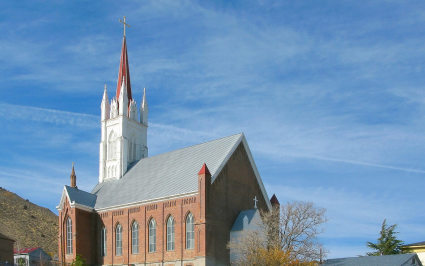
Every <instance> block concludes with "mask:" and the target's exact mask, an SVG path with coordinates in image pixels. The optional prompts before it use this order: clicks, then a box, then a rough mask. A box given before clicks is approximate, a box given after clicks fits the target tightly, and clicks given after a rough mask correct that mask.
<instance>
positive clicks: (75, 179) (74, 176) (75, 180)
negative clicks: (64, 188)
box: [70, 163, 77, 187]
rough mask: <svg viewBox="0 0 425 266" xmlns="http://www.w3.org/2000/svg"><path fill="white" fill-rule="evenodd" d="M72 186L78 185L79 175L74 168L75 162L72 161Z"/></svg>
mask: <svg viewBox="0 0 425 266" xmlns="http://www.w3.org/2000/svg"><path fill="white" fill-rule="evenodd" d="M70 178H71V187H77V176H76V175H75V170H74V163H72V170H71V176H70Z"/></svg>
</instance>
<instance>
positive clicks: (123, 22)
mask: <svg viewBox="0 0 425 266" xmlns="http://www.w3.org/2000/svg"><path fill="white" fill-rule="evenodd" d="M119 21H120V22H121V23H122V24H123V25H124V37H125V26H127V27H129V28H130V25H128V24H127V23H125V16H124V19H123V20H121V19H119Z"/></svg>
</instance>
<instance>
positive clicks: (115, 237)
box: [57, 31, 278, 266]
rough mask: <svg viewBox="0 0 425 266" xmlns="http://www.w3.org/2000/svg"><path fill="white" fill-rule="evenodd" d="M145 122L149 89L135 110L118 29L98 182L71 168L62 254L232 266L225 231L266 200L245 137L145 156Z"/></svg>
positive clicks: (92, 259) (63, 204) (103, 260)
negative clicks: (82, 179)
mask: <svg viewBox="0 0 425 266" xmlns="http://www.w3.org/2000/svg"><path fill="white" fill-rule="evenodd" d="M147 128H148V105H147V99H146V93H145V92H144V94H143V98H142V101H141V105H140V108H139V110H137V105H136V101H135V100H134V99H133V98H132V91H131V83H130V71H129V64H128V56H127V44H126V37H125V31H124V37H123V41H122V51H121V60H120V66H119V74H118V82H117V88H116V94H115V97H113V98H112V99H111V100H110V101H109V99H108V94H107V89H106V87H105V90H104V94H103V99H102V103H101V141H100V151H99V154H100V159H99V182H98V184H97V185H96V186H95V187H94V188H93V190H92V191H91V192H87V191H83V190H80V189H79V188H78V187H77V182H76V175H75V172H74V167H73V168H72V173H71V186H65V187H64V189H63V193H62V197H61V200H60V204H59V205H58V207H57V208H58V210H59V236H58V238H59V239H58V243H59V258H60V260H62V261H63V262H67V263H70V262H72V261H73V260H74V259H75V258H76V256H77V255H80V256H81V257H82V258H84V259H85V260H86V262H87V263H88V264H96V265H113V264H115V265H116V264H118V265H120V264H135V265H136V264H137V265H186V266H189V265H191V266H196V265H229V264H230V251H229V250H228V249H227V243H228V241H229V237H230V233H231V231H232V230H242V229H241V228H243V226H242V225H241V226H238V225H235V224H236V223H239V221H242V220H243V221H244V223H245V222H246V220H247V219H249V217H242V218H244V219H242V218H241V217H240V215H243V213H247V212H245V211H247V210H252V209H256V208H258V209H260V210H268V209H270V208H271V202H270V201H269V198H268V196H267V192H266V190H265V188H264V186H263V182H262V180H261V177H260V174H259V173H258V170H257V168H256V166H255V162H254V160H253V157H252V154H251V152H250V150H249V147H248V143H247V141H246V139H245V136H244V135H243V134H236V135H232V136H228V137H224V138H221V139H217V140H213V141H209V142H205V143H201V144H198V145H194V146H190V147H187V148H183V149H179V150H175V151H170V152H167V153H164V154H160V155H156V156H152V157H149V156H148V145H147ZM164 141H166V140H164ZM273 203H274V204H278V202H277V199H276V198H275V197H273ZM248 213H249V212H248ZM238 228H239V229H238Z"/></svg>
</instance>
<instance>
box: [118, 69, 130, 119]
mask: <svg viewBox="0 0 425 266" xmlns="http://www.w3.org/2000/svg"><path fill="white" fill-rule="evenodd" d="M118 106H119V108H120V110H119V115H122V116H128V95H127V85H126V83H125V77H123V79H122V83H121V90H120V96H119V98H118Z"/></svg>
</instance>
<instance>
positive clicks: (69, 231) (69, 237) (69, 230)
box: [66, 217, 72, 254]
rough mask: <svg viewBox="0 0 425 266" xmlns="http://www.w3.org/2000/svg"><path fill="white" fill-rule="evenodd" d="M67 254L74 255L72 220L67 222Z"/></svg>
mask: <svg viewBox="0 0 425 266" xmlns="http://www.w3.org/2000/svg"><path fill="white" fill-rule="evenodd" d="M66 254H72V220H71V218H70V217H68V219H67V220H66Z"/></svg>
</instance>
